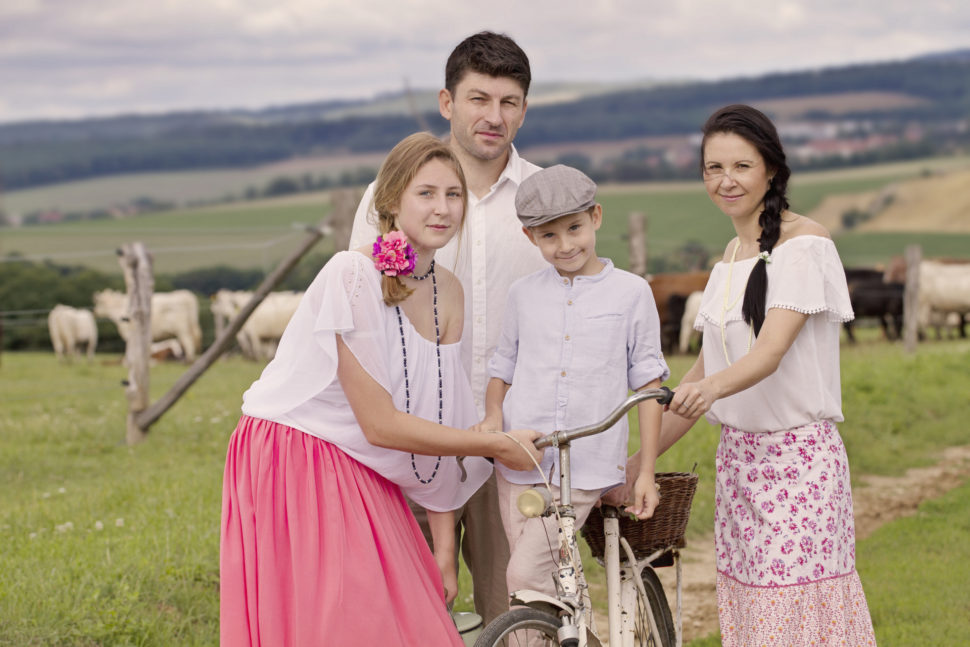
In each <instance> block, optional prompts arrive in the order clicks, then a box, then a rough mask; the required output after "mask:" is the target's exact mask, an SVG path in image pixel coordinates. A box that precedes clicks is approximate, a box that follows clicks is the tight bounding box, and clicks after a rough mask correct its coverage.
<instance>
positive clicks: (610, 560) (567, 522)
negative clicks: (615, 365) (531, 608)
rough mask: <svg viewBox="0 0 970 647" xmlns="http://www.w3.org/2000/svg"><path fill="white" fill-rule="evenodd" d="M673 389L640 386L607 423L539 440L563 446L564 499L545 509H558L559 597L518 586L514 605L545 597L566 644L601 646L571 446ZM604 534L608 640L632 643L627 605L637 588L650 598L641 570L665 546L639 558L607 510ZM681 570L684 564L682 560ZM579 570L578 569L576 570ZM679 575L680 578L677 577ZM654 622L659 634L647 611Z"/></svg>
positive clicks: (539, 444)
mask: <svg viewBox="0 0 970 647" xmlns="http://www.w3.org/2000/svg"><path fill="white" fill-rule="evenodd" d="M670 397H672V394H671V392H670V390H669V389H667V388H665V387H661V388H660V389H646V390H643V391H637V392H636V393H634V394H632V395H630V396H629V397H628V398H627V399H626V400H625V401H624V402H623V403H621V404H620V405H619V406H618V407H617V408H616V409H614V410H613V412H611V413H610V415H609V416H607V418H606V419H604V420H603V421H602V422H600V423H597V424H595V425H589V426H587V427H581V428H578V429H573V430H568V431H557V432H555V433H552V434H549V435H548V436H545V437H543V438H541V439H539V440H537V441H536V443H535V445H536V447H538V448H542V447H548V446H552V447H555V448H557V449H558V450H559V470H560V474H559V478H560V503H559V505H558V506H555V504H554V502H553V503H552V504H551V505H550V506H549V507H548V508H547V510H546V511H544V513H543V514H548V513H549V511H550V510H551V509H552V508H553V507H555V509H556V510H557V511H558V514H559V519H560V523H559V557H558V560H557V561H558V564H559V568H558V572H557V580H556V583H557V589H558V591H559V596H558V598H553V597H550V596H548V595H545V594H542V593H538V592H535V591H516V592H514V593H513V595H512V602H513V604H515V603H519V604H525V605H528V604H530V603H535V602H545V603H547V604H551V605H553V606H554V607H556V608H558V609H559V610H560V611H561V612H562V614H561V615H562V622H563V626H562V628H560V630H559V641H560V644H561V645H577V646H578V647H584V646H586V645H589V644H590V642H589V640H590V639H591V640H592V644H594V645H599V644H600V641H599V639H598V638H597V636H596V634H595V632H594V631H592V627H591V626H590V625H591V624H592V623H591V619H592V608H591V605H590V604H588V603H587V600H588V598H587V585H586V580H585V576H584V574H583V570H582V562H581V561H580V557H579V550H578V546H577V542H576V515H575V512H574V511H573V507H572V495H571V485H572V484H571V479H570V473H571V469H570V467H571V465H570V456H569V448H570V444H571V442H572V441H573V440H576V439H577V438H583V437H586V436H591V435H593V434H597V433H600V432H602V431H604V430H606V429H608V428H610V427H612V426H613V425H614V424H616V422H617V421H618V420H619V419H620V417H621V416H622V415H624V414H625V413H626V412H627V411H628V410H629V409H631V408H632V407H633V406H634V405H636V404H638V403H640V402H642V401H644V400H649V399H655V400H658V401H661V402H664V401H666V402H669V399H670ZM604 538H605V548H604V554H603V559H604V562H605V567H606V577H607V579H606V589H607V605H608V610H609V614H608V618H609V636H610V641H609V644H610V645H611V647H621V646H628V645H632V643H633V634H634V623H635V618H633V617H631V614H630V613H626V612H625V610H627V609H630V608H635V606H636V600H637V589H639V592H640V594H641V596H643V597H644V598H645V597H646V593H645V591H644V590H643V589H644V587H643V581H642V579H641V573H642V571H643V569H644V568H650V566H649V564H650V562H651V561H652V560H654V559H656V558H657V557H658V556H659V555H661V554H663V553H664V552H665V551H664V550H660V551H657V553H656V554H654V555H651V556H650V557H648V558H647V559H643V560H637V559H636V558H635V557H634V554H633V551H632V549H631V548H630V545H629V544H628V543H627V541H626V540H625V539H623V538H622V537H620V533H619V521H618V519H617V518H616V516H615V515H612V516H607V515H604ZM621 549H622V550H623V552H624V554H625V557H626V563H625V565H623V566H621V560H620V550H621ZM677 566H678V573H679V567H680V563H679V561H678V562H677ZM577 571H578V572H577ZM678 580H679V578H678ZM677 610H678V616H679V615H680V590H679V586H678V601H677ZM646 615H647V617H648V618H649V622H650V630H651V632H652V633H653V635H654V636H657V635H659V630H658V628H657V625H656V621H655V619H654V617H653V613H647V614H646ZM677 633H678V636H677V641H678V644H679V643H680V631H679V629H678V632H677Z"/></svg>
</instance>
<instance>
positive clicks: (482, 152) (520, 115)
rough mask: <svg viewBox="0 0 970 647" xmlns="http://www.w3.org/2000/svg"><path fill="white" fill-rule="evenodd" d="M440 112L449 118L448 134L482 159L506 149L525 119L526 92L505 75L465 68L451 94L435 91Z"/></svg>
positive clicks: (496, 155)
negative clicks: (472, 70) (494, 74)
mask: <svg viewBox="0 0 970 647" xmlns="http://www.w3.org/2000/svg"><path fill="white" fill-rule="evenodd" d="M438 108H439V110H440V111H441V116H443V117H444V118H445V119H447V120H448V121H450V122H451V136H452V138H453V139H454V141H455V142H456V143H457V144H458V145H459V146H460V147H461V148H462V149H463V150H464V151H465V152H466V153H467V154H468V155H470V156H472V157H474V158H476V159H479V160H484V161H489V160H494V159H498V158H500V157H502V156H503V155H505V154H506V153H508V150H509V146H510V145H511V144H512V140H513V139H515V134H516V133H517V132H518V131H519V127H520V126H521V125H522V122H523V121H524V120H525V110H526V100H525V92H523V90H522V86H521V85H519V83H518V81H516V80H515V79H513V78H511V77H507V76H488V75H486V74H480V73H478V72H471V71H469V72H466V73H465V75H464V76H463V77H462V79H461V81H459V82H458V85H457V86H455V93H454V95H452V94H451V93H450V92H448V90H441V92H440V93H439V94H438Z"/></svg>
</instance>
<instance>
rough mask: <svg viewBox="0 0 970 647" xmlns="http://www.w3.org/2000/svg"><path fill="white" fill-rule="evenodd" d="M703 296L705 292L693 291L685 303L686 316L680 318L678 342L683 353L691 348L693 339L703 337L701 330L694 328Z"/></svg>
mask: <svg viewBox="0 0 970 647" xmlns="http://www.w3.org/2000/svg"><path fill="white" fill-rule="evenodd" d="M703 296H704V292H703V291H701V290H698V291H695V292H691V293H690V296H688V297H687V301H686V302H685V303H684V316H683V317H681V319H680V343H679V344H678V347H679V350H680V353H681V354H682V355H683V354H686V353H687V351H689V350H690V344H691V342H692V341H694V340H695V339H696V340H700V338H701V333H700V331H699V330H694V320H695V319H697V313H698V312H699V311H700V309H701V297H703Z"/></svg>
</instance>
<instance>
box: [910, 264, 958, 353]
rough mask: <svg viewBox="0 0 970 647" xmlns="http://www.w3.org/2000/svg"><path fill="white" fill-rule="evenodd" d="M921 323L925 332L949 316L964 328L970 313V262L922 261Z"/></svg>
mask: <svg viewBox="0 0 970 647" xmlns="http://www.w3.org/2000/svg"><path fill="white" fill-rule="evenodd" d="M918 304H919V305H918V309H917V312H918V317H917V318H918V325H919V329H920V331H923V332H924V334H925V330H926V328H928V327H930V326H934V327H936V329H937V336H938V337H939V336H940V326H942V325H945V323H946V322H947V320H948V319H951V320H955V321H956V322H958V323H959V324H960V327H961V328H962V322H963V318H964V317H965V316H966V315H967V314H970V263H940V262H938V261H921V262H920V264H919V296H918Z"/></svg>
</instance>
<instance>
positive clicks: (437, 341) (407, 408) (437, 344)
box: [394, 260, 444, 485]
mask: <svg viewBox="0 0 970 647" xmlns="http://www.w3.org/2000/svg"><path fill="white" fill-rule="evenodd" d="M429 276H430V277H431V295H432V296H431V303H432V309H433V310H434V352H435V358H436V359H437V362H438V424H439V425H440V424H443V423H442V421H443V409H444V392H443V388H442V379H441V333H440V330H439V328H438V281H437V279H436V278H435V273H434V260H432V261H431V268H430V269H428V271H427V273H426V274H424V275H423V276H412V277H411V278H413V279H415V280H417V281H423V280H424V279H426V278H428V277H429ZM394 310H396V311H397V327H398V330H399V331H400V332H401V354H402V356H403V357H404V412H405V413H411V387H410V384H409V382H408V349H407V345H406V344H405V343H404V319H403V318H402V316H401V306H398V305H396V306H394ZM439 467H441V456H439V457H438V460H437V461H436V462H435V464H434V470H432V471H431V476H429V477H428V478H426V479H425V478H422V477H421V474H420V473H419V472H418V465H417V462H416V460H415V457H414V454H413V453H412V454H411V470H412V471H413V472H414V477H415V478H416V479H418V482H420V483H422V484H424V485H427V484H428V483H430V482H431V481H433V480H434V477H435V476H437V474H438V468H439Z"/></svg>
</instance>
